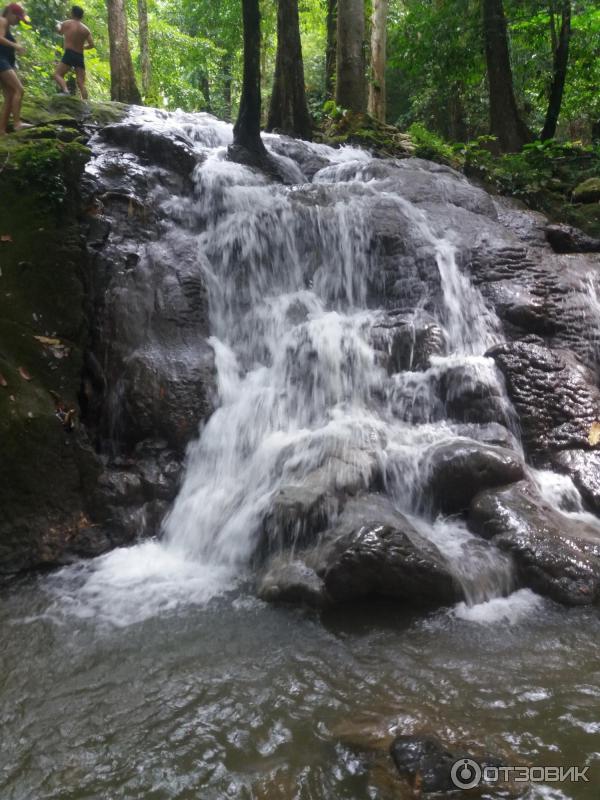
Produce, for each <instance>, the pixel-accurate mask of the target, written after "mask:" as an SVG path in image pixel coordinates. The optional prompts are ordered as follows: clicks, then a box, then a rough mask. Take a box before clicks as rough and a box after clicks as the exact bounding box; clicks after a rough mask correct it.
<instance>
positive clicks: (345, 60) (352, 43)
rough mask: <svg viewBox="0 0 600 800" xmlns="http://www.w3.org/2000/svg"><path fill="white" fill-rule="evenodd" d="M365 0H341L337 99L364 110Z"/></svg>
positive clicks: (352, 108) (339, 2) (339, 10)
mask: <svg viewBox="0 0 600 800" xmlns="http://www.w3.org/2000/svg"><path fill="white" fill-rule="evenodd" d="M364 40H365V4H364V0H338V18H337V79H336V86H335V99H336V102H337V104H338V105H339V106H341V107H342V108H349V109H350V110H351V111H359V112H360V111H364V110H365V107H366V103H365V59H364Z"/></svg>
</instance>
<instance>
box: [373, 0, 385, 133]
mask: <svg viewBox="0 0 600 800" xmlns="http://www.w3.org/2000/svg"><path fill="white" fill-rule="evenodd" d="M388 10H389V0H373V14H372V16H371V81H370V83H369V114H371V116H372V117H375V118H376V119H378V120H380V121H381V122H385V117H386V91H385V67H386V62H387V18H388Z"/></svg>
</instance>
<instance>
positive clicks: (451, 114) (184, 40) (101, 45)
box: [20, 0, 600, 142]
mask: <svg viewBox="0 0 600 800" xmlns="http://www.w3.org/2000/svg"><path fill="white" fill-rule="evenodd" d="M113 2H114V0H88V2H86V3H85V4H84V5H85V10H86V18H85V21H86V23H87V24H88V26H89V27H90V28H91V30H92V33H93V35H94V39H95V41H96V45H97V49H96V51H94V52H92V53H91V54H90V55H88V57H87V62H88V68H89V69H88V75H89V83H90V91H91V95H92V97H94V98H95V99H108V98H110V94H111V91H110V52H109V33H108V16H107V5H109V6H110V5H111V4H112V3H113ZM375 2H377V0H375ZM70 5H71V4H70V3H68V2H62V0H29V2H28V4H27V10H28V13H29V15H30V17H31V18H32V27H31V28H28V29H26V30H23V29H22V30H21V31H20V33H21V36H22V40H23V43H24V44H25V45H26V47H27V52H26V54H25V55H24V56H23V57H21V70H22V74H23V77H24V80H25V83H26V85H27V90H28V92H30V93H38V94H48V93H52V92H54V91H55V88H54V85H53V84H52V81H51V74H52V65H53V63H54V62H55V60H56V57H57V54H58V53H59V52H60V49H59V48H60V43H61V42H60V37H58V36H57V35H56V34H55V33H54V28H55V20H56V19H62V18H64V17H66V16H68V13H69V8H70ZM364 5H365V31H364V51H365V52H364V63H365V65H366V70H365V92H366V93H368V92H369V91H370V92H371V93H372V92H373V91H375V92H377V88H378V85H377V78H376V77H374V76H373V75H372V67H371V68H369V64H370V63H371V58H370V53H369V51H370V41H371V33H372V26H373V24H374V23H373V19H374V15H373V8H372V4H371V0H367V2H366V3H365V4H364ZM481 5H482V4H481V2H480V0H390V2H389V9H387V23H386V30H387V47H386V48H385V50H386V52H385V54H384V55H385V79H386V88H387V92H386V94H387V103H386V107H385V119H386V121H387V122H389V123H391V124H394V125H398V126H399V127H401V128H403V129H409V128H410V127H411V126H413V130H414V131H415V133H416V134H417V136H418V135H421V136H424V135H425V131H431V132H432V133H434V134H437V135H439V136H440V137H443V138H444V139H446V140H449V141H454V142H468V141H472V140H474V139H476V138H477V137H481V136H485V135H486V134H488V133H489V132H490V122H489V116H490V109H489V92H488V78H487V75H488V73H487V68H486V53H485V43H484V35H483V30H482V26H483V23H482V13H481ZM503 5H504V12H505V14H506V18H507V23H508V34H509V35H508V39H509V48H510V60H511V64H512V72H513V84H514V93H515V98H516V102H517V105H518V109H519V113H520V115H521V117H522V119H523V120H524V122H525V123H526V125H527V126H528V128H529V129H530V130H532V131H536V132H539V131H541V130H542V128H543V126H544V121H545V118H546V114H547V109H548V98H549V93H550V91H551V82H552V76H553V68H554V58H555V52H556V47H557V36H558V35H559V33H560V26H561V8H560V6H561V3H560V2H559V0H505V2H504V4H503ZM331 6H332V0H300V2H299V16H300V31H301V37H302V50H303V59H304V74H305V82H306V91H307V100H308V107H309V110H310V112H311V115H312V118H313V120H315V122H316V124H317V125H318V124H320V122H321V121H322V119H323V117H324V116H326V115H328V114H332V113H333V114H335V113H336V108H335V105H334V103H333V102H332V100H331V98H332V97H335V86H334V85H332V76H331V69H329V70H328V69H327V67H328V55H329V58H331V53H329V54H328V36H327V29H328V12H329V15H331ZM570 6H571V34H570V52H569V62H568V72H567V78H566V82H565V89H564V96H563V99H562V108H561V113H560V118H559V124H558V129H557V137H558V138H559V139H570V140H580V141H583V142H589V141H590V139H591V137H592V130H593V126H594V124H597V122H598V120H599V119H600V92H599V91H598V87H600V5H599V4H598V3H597V2H596V0H574V2H572V3H571V4H570ZM260 10H261V26H262V40H261V45H260V47H261V50H260V53H261V56H260V60H261V64H260V66H261V82H262V95H263V106H262V107H263V113H264V116H265V121H266V116H267V111H268V108H269V100H270V95H271V92H272V90H273V76H274V71H275V61H276V51H277V2H276V0H261V3H260ZM126 12H127V28H128V33H129V45H130V48H131V53H132V57H133V64H134V70H135V75H136V78H137V85H138V87H139V89H140V94H141V96H142V99H143V101H144V102H145V103H147V104H149V105H154V106H158V107H163V108H165V109H176V108H181V109H183V110H187V111H197V110H206V111H210V112H212V113H214V114H216V115H217V116H219V117H222V118H224V119H232V120H233V119H235V117H236V114H237V110H238V104H239V99H240V93H241V85H242V70H243V31H242V10H241V3H240V0H220V2H219V3H216V2H215V0H169V2H165V1H164V0H126ZM146 15H147V20H148V26H147V42H148V45H147V48H144V47H142V48H140V41H142V43H143V42H144V32H145V26H144V24H143V22H144V19H145V18H146ZM329 21H330V23H331V20H329ZM140 22H141V23H142V24H140ZM328 101H329V102H328ZM338 111H339V109H338ZM414 126H417V127H416V129H415V127H414ZM534 138H535V137H534Z"/></svg>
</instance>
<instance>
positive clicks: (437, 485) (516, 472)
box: [423, 439, 523, 514]
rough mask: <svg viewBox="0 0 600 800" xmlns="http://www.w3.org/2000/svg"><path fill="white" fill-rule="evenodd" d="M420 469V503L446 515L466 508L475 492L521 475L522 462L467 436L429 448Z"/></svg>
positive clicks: (518, 477)
mask: <svg viewBox="0 0 600 800" xmlns="http://www.w3.org/2000/svg"><path fill="white" fill-rule="evenodd" d="M424 469H425V471H426V474H427V478H426V480H425V485H424V488H423V496H424V505H425V506H426V507H427V508H429V509H431V510H432V511H433V512H436V511H442V512H444V513H449V514H452V513H456V512H458V511H463V510H464V509H466V508H468V507H469V504H470V502H471V500H472V499H473V497H474V496H475V495H476V494H477V493H478V492H480V491H482V490H484V489H490V488H493V487H495V486H503V485H506V484H510V483H514V482H515V481H518V480H520V479H521V478H522V477H523V462H522V461H521V459H520V458H519V457H518V456H517V455H516V453H513V452H511V451H510V450H504V449H503V448H501V447H494V446H492V445H485V444H481V443H479V442H474V441H471V440H468V439H463V440H460V439H457V440H454V441H452V442H445V443H442V444H440V445H437V446H435V447H433V448H432V450H431V452H430V453H428V454H427V455H426V457H425V463H424Z"/></svg>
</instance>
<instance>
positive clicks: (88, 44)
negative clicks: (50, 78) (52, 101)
mask: <svg viewBox="0 0 600 800" xmlns="http://www.w3.org/2000/svg"><path fill="white" fill-rule="evenodd" d="M82 19H83V8H80V7H79V6H73V8H72V9H71V19H67V20H65V21H64V22H59V23H58V24H57V25H56V30H57V31H58V33H62V35H63V36H64V40H65V54H64V56H63V57H62V59H61V61H60V63H59V64H57V65H56V71H55V72H54V80H55V81H56V82H57V84H58V85H59V87H60V90H61V92H62V93H63V94H69V89H68V88H67V84H66V82H65V75H66V74H67V72H68V71H69V70H70V69H74V70H75V77H76V79H77V86H78V87H79V91H80V92H81V97H82V99H83V100H87V99H88V93H87V89H86V86H85V62H84V60H83V51H84V50H93V49H94V47H95V45H94V40H93V39H92V34H91V33H90V29H89V28H87V27H86V26H85V25H84V24H83V22H82V21H81V20H82Z"/></svg>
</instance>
